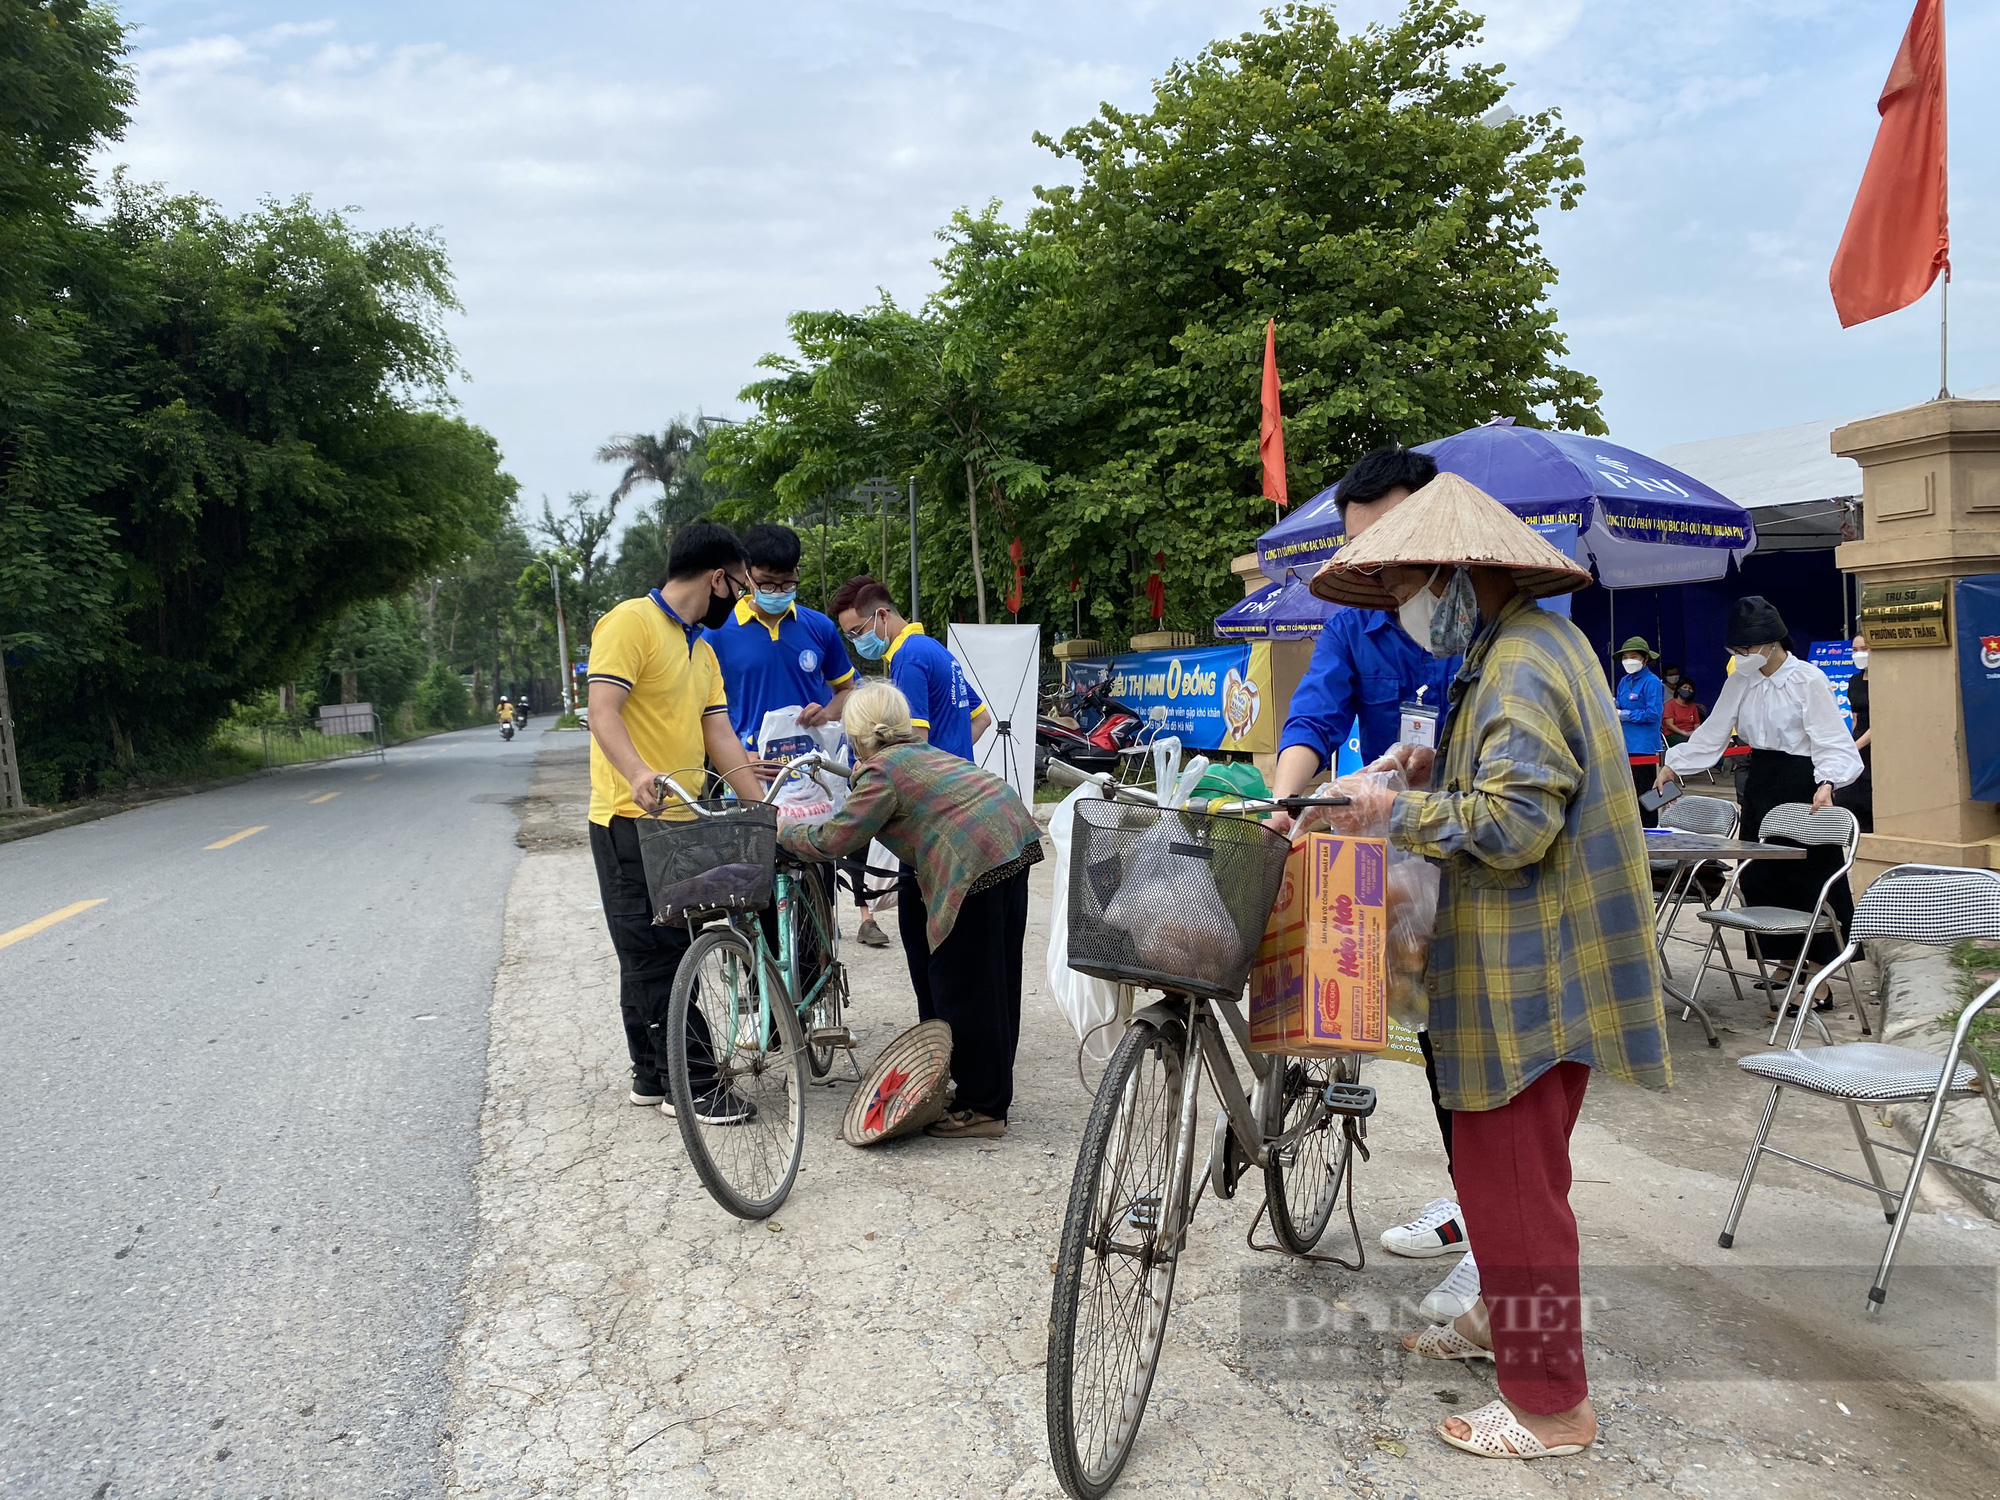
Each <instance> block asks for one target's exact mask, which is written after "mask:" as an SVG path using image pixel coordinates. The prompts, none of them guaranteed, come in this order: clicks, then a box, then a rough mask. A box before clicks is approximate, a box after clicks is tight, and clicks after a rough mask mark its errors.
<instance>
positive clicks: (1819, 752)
mask: <svg viewBox="0 0 2000 1500" xmlns="http://www.w3.org/2000/svg"><path fill="white" fill-rule="evenodd" d="M1724 640H1725V641H1726V642H1727V644H1728V646H1729V652H1730V655H1732V656H1734V657H1736V658H1738V660H1737V662H1736V670H1735V671H1734V672H1732V673H1731V674H1730V676H1729V679H1728V681H1727V682H1725V683H1724V684H1723V687H1722V692H1721V693H1720V695H1718V697H1717V698H1716V700H1715V707H1714V708H1713V709H1712V710H1710V712H1709V715H1708V717H1707V718H1706V719H1705V720H1703V721H1702V723H1701V725H1700V726H1699V727H1698V728H1696V730H1695V731H1694V733H1693V734H1691V735H1689V736H1688V738H1687V739H1686V740H1684V741H1683V742H1682V743H1680V744H1678V745H1675V746H1673V747H1672V748H1671V749H1669V750H1668V751H1667V752H1666V754H1665V755H1664V756H1663V757H1662V759H1661V764H1660V770H1659V774H1658V777H1657V779H1656V781H1655V785H1660V786H1664V785H1666V784H1667V783H1669V782H1674V781H1678V780H1679V779H1680V777H1681V776H1683V775H1685V774H1686V773H1687V772H1690V771H1704V770H1707V769H1708V768H1709V767H1710V766H1712V765H1714V764H1715V763H1716V762H1717V761H1718V760H1720V759H1721V758H1722V752H1723V750H1724V749H1725V748H1726V747H1727V746H1728V744H1729V736H1730V733H1731V731H1734V732H1735V733H1736V734H1737V735H1738V736H1739V737H1741V739H1742V740H1743V742H1744V743H1745V744H1747V745H1749V746H1750V774H1749V777H1748V779H1747V780H1746V781H1745V783H1744V786H1743V797H1742V803H1743V820H1742V829H1743V834H1742V836H1743V837H1744V838H1749V839H1754V838H1756V837H1757V831H1758V829H1759V827H1760V826H1761V825H1762V823H1763V821H1764V815H1765V814H1766V813H1768V812H1770V810H1771V809H1772V808H1774V807H1776V806H1777V805H1778V804H1779V803H1781V802H1810V803H1811V804H1812V805H1813V806H1814V807H1815V808H1820V807H1831V806H1832V805H1833V794H1834V792H1835V791H1836V790H1838V789H1839V788H1841V787H1844V786H1846V785H1847V784H1848V783H1849V782H1852V781H1854V780H1856V779H1857V778H1858V777H1859V776H1860V775H1861V755H1860V752H1859V751H1857V750H1856V749H1855V748H1854V737H1853V736H1852V735H1850V734H1849V733H1848V732H1847V721H1846V719H1845V718H1843V717H1842V715H1841V712H1840V705H1839V704H1838V703H1836V702H1835V701H1834V697H1833V688H1832V686H1831V684H1829V683H1828V682H1827V680H1826V674H1825V673H1824V672H1822V671H1820V669H1819V668H1818V667H1816V666H1814V665H1813V664H1812V663H1811V662H1808V661H1805V660H1802V659H1801V658H1799V657H1797V656H1794V655H1793V654H1792V653H1791V652H1790V651H1788V650H1786V649H1785V640H1786V631H1785V622H1784V620H1783V619H1782V618H1781V617H1780V616H1779V614H1778V611H1777V610H1776V609H1774V608H1773V607H1772V606H1771V604H1770V603H1769V601H1767V600H1765V599H1764V598H1762V597H1761V596H1759V595H1756V594H1752V595H1749V596H1748V597H1746V598H1742V599H1738V600H1737V601H1736V603H1735V604H1734V605H1733V606H1732V607H1731V609H1730V612H1729V628H1728V633H1727V634H1726V635H1725V636H1724ZM1839 867H1840V851H1839V850H1838V849H1836V848H1828V847H1826V846H1824V845H1822V846H1820V847H1817V848H1814V849H1813V850H1811V851H1810V852H1809V853H1808V854H1807V856H1806V857H1805V858H1804V859H1802V860H1752V861H1751V862H1750V863H1749V865H1748V866H1747V867H1746V868H1745V869H1744V871H1743V880H1742V884H1741V886H1740V887H1739V889H1741V891H1742V892H1743V899H1744V901H1745V902H1747V903H1748V904H1749V905H1752V906H1783V907H1789V908H1791V909H1792V910H1794V911H1810V910H1812V907H1813V903H1814V902H1815V901H1817V900H1818V898H1819V890H1820V887H1821V886H1823V885H1825V884H1826V880H1827V877H1828V876H1829V875H1831V874H1832V873H1833V872H1834V871H1835V870H1836V869H1838V868H1839ZM1828 899H1829V903H1830V904H1831V906H1832V907H1833V912H1834V915H1835V916H1836V917H1838V918H1839V919H1840V930H1841V932H1842V933H1845V932H1846V931H1847V930H1848V927H1849V926H1850V925H1851V924H1852V923H1853V920H1854V896H1853V893H1852V892H1851V891H1850V890H1849V889H1848V887H1847V883H1846V882H1845V881H1842V882H1841V883H1840V884H1839V885H1837V886H1835V887H1834V889H1833V891H1832V893H1831V895H1830V897H1829V898H1828ZM1838 946H1839V945H1838V944H1836V943H1835V942H1834V939H1833V936H1832V934H1830V933H1819V934H1817V935H1816V936H1815V937H1814V938H1813V941H1812V947H1811V949H1810V950H1809V951H1808V952H1807V953H1806V955H1805V961H1806V963H1807V965H1808V972H1810V965H1812V964H1823V963H1825V962H1827V961H1828V960H1830V959H1831V958H1832V957H1833V956H1834V954H1835V953H1836V952H1837V951H1838ZM1800 947H1801V942H1800V939H1798V938H1795V937H1793V938H1777V937H1773V938H1761V939H1759V940H1758V948H1759V950H1760V951H1761V952H1762V953H1763V954H1764V956H1765V957H1766V958H1774V959H1779V960H1783V961H1785V962H1784V963H1783V964H1782V965H1781V967H1780V970H1779V972H1778V974H1777V976H1776V977H1775V979H1774V980H1773V983H1775V984H1776V985H1777V986H1778V988H1779V990H1780V991H1782V990H1783V988H1784V987H1785V985H1786V983H1787V982H1788V981H1789V979H1790V975H1791V969H1792V967H1793V966H1796V965H1797V964H1798V963H1799V962H1800V956H1799V949H1800ZM1776 1003H1777V1000H1776V996H1775V994H1774V996H1773V1000H1772V1004H1773V1006H1774V1007H1775V1005H1776ZM1826 1003H1827V1005H1829V1006H1830V1005H1831V1003H1832V1002H1831V1000H1828V1001H1827V1002H1826Z"/></svg>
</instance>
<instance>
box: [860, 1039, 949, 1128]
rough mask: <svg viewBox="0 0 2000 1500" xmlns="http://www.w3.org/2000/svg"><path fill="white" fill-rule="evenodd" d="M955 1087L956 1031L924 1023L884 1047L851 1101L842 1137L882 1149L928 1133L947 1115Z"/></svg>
mask: <svg viewBox="0 0 2000 1500" xmlns="http://www.w3.org/2000/svg"><path fill="white" fill-rule="evenodd" d="M950 1084H951V1027H950V1026H949V1025H948V1024H947V1023H945V1022H943V1021H919V1022H917V1024H916V1025H914V1026H912V1027H911V1028H910V1029H909V1030H908V1031H906V1032H904V1033H903V1034H902V1035H901V1036H899V1037H897V1038H896V1039H895V1040H894V1041H893V1042H891V1043H889V1045H888V1046H886V1047H884V1048H883V1049H882V1055H881V1056H880V1057H878V1058H876V1059H875V1065H874V1066H873V1067H872V1068H870V1069H869V1070H868V1072H867V1075H866V1076H865V1077H863V1078H862V1080H861V1084H860V1086H859V1087H858V1088H856V1089H855V1091H854V1097H853V1098H852V1099H850V1100H849V1101H848V1103H847V1114H846V1116H845V1117H844V1118H843V1119H842V1120H841V1122H840V1136H841V1139H842V1140H844V1141H846V1142H847V1143H848V1145H850V1146H879V1145H881V1144H882V1143H883V1142H884V1141H893V1140H895V1139H896V1138H897V1137H898V1136H905V1135H908V1134H910V1133H911V1132H912V1131H916V1130H922V1129H923V1128H924V1127H925V1126H926V1125H928V1124H930V1123H931V1122H932V1121H933V1120H935V1119H937V1118H938V1117H939V1116H941V1115H942V1114H943V1113H944V1106H945V1091H946V1089H948V1088H949V1087H950Z"/></svg>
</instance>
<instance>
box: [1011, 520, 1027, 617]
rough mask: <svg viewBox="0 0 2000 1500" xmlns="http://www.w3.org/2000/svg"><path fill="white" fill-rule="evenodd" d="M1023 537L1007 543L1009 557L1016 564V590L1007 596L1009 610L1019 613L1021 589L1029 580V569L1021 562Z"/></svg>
mask: <svg viewBox="0 0 2000 1500" xmlns="http://www.w3.org/2000/svg"><path fill="white" fill-rule="evenodd" d="M1021 556H1022V552H1021V539H1020V538H1019V537H1015V538H1014V540H1013V541H1011V542H1009V543H1008V544H1007V558H1008V560H1009V561H1010V562H1012V563H1013V564H1014V592H1013V593H1011V594H1009V595H1008V596H1007V612H1008V613H1009V614H1015V615H1018V614H1019V613H1020V612H1021V589H1022V586H1023V585H1024V584H1025V583H1026V582H1027V581H1028V570H1027V568H1026V567H1025V566H1024V565H1023V564H1022V562H1021Z"/></svg>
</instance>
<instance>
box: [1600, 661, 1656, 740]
mask: <svg viewBox="0 0 2000 1500" xmlns="http://www.w3.org/2000/svg"><path fill="white" fill-rule="evenodd" d="M1613 660H1616V658H1613ZM1614 696H1615V697H1616V698H1617V699H1618V727H1619V728H1620V729H1623V730H1624V731H1625V753H1626V754H1627V755H1658V754H1659V753H1660V743H1661V741H1660V712H1661V710H1662V709H1664V708H1665V707H1666V706H1667V685H1666V684H1665V683H1664V682H1662V681H1660V679H1659V678H1657V677H1655V676H1654V675H1653V670H1652V668H1651V667H1641V668H1639V670H1638V671H1636V672H1627V671H1625V670H1624V669H1623V668H1620V669H1619V675H1618V690H1617V692H1616V694H1614Z"/></svg>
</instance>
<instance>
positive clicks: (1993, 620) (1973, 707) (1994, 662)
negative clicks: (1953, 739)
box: [1952, 573, 2000, 802]
mask: <svg viewBox="0 0 2000 1500" xmlns="http://www.w3.org/2000/svg"><path fill="white" fill-rule="evenodd" d="M1952 604H1953V605H1954V610H1953V613H1954V614H1956V615H1957V617H1958V697H1959V708H1960V712H1961V713H1962V714H1963V715H1964V719H1965V772H1966V777H1967V779H1968V780H1969V781H1970V782H1971V785H1972V800H1973V801H1975V802H2000V573H1982V574H1979V575H1978V576H1976V577H1973V578H1961V579H1959V580H1958V582H1957V583H1956V584H1954V585H1953V587H1952Z"/></svg>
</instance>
